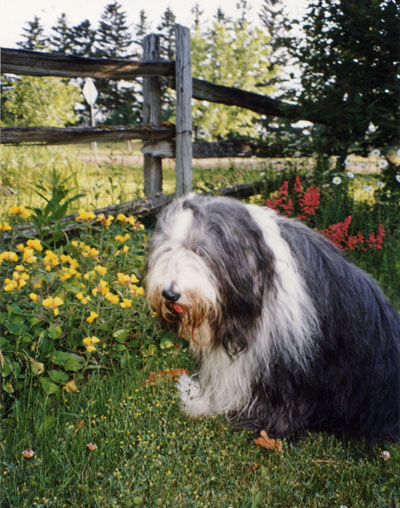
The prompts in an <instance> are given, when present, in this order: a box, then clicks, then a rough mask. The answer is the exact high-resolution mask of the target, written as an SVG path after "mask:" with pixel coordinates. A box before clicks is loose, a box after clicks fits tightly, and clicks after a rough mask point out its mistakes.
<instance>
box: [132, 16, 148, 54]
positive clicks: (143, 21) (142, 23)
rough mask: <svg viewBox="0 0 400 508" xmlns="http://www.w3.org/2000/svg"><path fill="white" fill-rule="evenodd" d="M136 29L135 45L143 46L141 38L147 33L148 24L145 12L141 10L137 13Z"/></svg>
mask: <svg viewBox="0 0 400 508" xmlns="http://www.w3.org/2000/svg"><path fill="white" fill-rule="evenodd" d="M135 28H136V41H135V42H136V44H137V45H138V46H142V45H143V38H144V37H145V36H146V35H147V34H148V33H149V30H150V23H149V20H148V17H147V14H146V12H145V11H144V10H143V9H142V10H141V11H140V12H139V23H137V24H136V25H135Z"/></svg>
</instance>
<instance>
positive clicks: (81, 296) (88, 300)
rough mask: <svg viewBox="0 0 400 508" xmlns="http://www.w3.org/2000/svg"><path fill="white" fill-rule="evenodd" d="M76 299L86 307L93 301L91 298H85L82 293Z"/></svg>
mask: <svg viewBox="0 0 400 508" xmlns="http://www.w3.org/2000/svg"><path fill="white" fill-rule="evenodd" d="M76 297H77V298H78V300H79V301H80V302H81V303H82V305H86V304H87V303H88V302H90V301H91V298H90V296H84V295H83V293H82V292H79V293H77V295H76Z"/></svg>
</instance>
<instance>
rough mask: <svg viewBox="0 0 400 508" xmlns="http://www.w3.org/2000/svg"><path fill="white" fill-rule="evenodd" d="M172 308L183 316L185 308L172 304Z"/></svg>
mask: <svg viewBox="0 0 400 508" xmlns="http://www.w3.org/2000/svg"><path fill="white" fill-rule="evenodd" d="M172 308H173V309H174V311H175V312H177V313H178V314H184V313H185V312H186V311H187V309H186V307H183V305H178V304H177V303H173V304H172Z"/></svg>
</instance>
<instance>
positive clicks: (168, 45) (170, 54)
mask: <svg viewBox="0 0 400 508" xmlns="http://www.w3.org/2000/svg"><path fill="white" fill-rule="evenodd" d="M175 23H176V16H175V14H174V13H173V12H172V10H171V9H170V8H169V7H168V8H167V9H166V10H165V11H164V13H163V14H162V16H161V21H160V24H159V25H158V26H157V30H158V31H159V33H160V38H161V41H160V43H161V55H160V57H161V59H165V60H175ZM161 102H162V120H163V121H174V118H175V91H174V90H171V89H170V88H167V87H165V86H164V87H162V88H161Z"/></svg>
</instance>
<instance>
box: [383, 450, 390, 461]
mask: <svg viewBox="0 0 400 508" xmlns="http://www.w3.org/2000/svg"><path fill="white" fill-rule="evenodd" d="M381 459H383V460H389V459H390V453H389V452H387V451H386V450H383V452H382V453H381Z"/></svg>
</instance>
